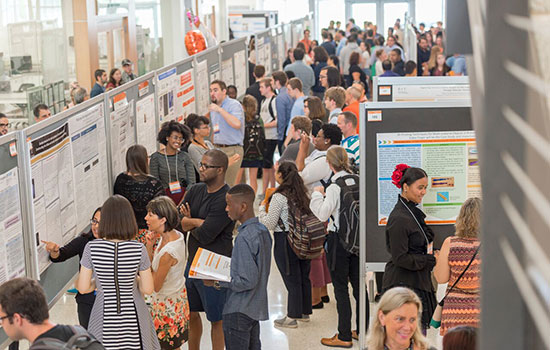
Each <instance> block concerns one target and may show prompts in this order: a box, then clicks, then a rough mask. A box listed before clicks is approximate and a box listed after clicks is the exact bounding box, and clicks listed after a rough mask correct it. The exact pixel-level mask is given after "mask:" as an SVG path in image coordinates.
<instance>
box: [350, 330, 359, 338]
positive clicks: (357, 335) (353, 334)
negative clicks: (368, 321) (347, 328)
mask: <svg viewBox="0 0 550 350" xmlns="http://www.w3.org/2000/svg"><path fill="white" fill-rule="evenodd" d="M351 338H352V339H355V340H359V334H357V331H351Z"/></svg>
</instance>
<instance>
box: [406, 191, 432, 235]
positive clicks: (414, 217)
mask: <svg viewBox="0 0 550 350" xmlns="http://www.w3.org/2000/svg"><path fill="white" fill-rule="evenodd" d="M399 201H401V203H402V204H403V205H404V206H405V208H407V210H408V211H409V213H411V216H412V217H413V219H414V221H416V224H417V225H418V227H420V230H421V231H422V233H423V234H424V238H425V239H426V244H427V245H428V246H429V245H430V241H429V240H428V236H427V235H426V232H424V229H423V228H422V225H420V223H419V222H418V220H416V216H414V214H413V212H412V211H411V209H409V207H408V206H407V205H406V204H405V202H403V200H402V199H401V196H399Z"/></svg>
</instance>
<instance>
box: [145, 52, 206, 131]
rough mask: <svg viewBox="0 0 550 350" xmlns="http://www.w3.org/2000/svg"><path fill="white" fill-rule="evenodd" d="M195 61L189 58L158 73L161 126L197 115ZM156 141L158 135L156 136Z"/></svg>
mask: <svg viewBox="0 0 550 350" xmlns="http://www.w3.org/2000/svg"><path fill="white" fill-rule="evenodd" d="M192 61H193V59H192V58H187V59H185V60H183V61H181V62H178V63H175V64H172V65H170V66H168V67H165V68H162V69H160V70H158V71H157V74H156V81H157V107H158V108H157V110H156V113H157V115H158V121H159V125H158V127H157V129H156V130H158V128H159V127H160V125H162V123H164V122H167V121H170V120H177V121H178V122H182V121H183V120H185V118H186V117H187V116H188V115H189V114H191V113H196V111H197V108H196V88H195V72H194V71H193V64H192ZM155 139H156V135H155Z"/></svg>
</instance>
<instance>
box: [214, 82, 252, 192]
mask: <svg viewBox="0 0 550 350" xmlns="http://www.w3.org/2000/svg"><path fill="white" fill-rule="evenodd" d="M210 100H211V101H212V103H211V104H210V106H208V110H209V111H210V120H211V122H212V132H213V134H214V136H213V141H214V146H216V148H219V149H220V150H221V151H222V152H223V153H225V154H226V155H227V157H228V158H232V157H234V155H235V154H238V155H239V159H238V160H237V161H236V162H234V163H233V164H231V166H229V168H228V169H227V172H226V174H225V182H226V183H227V184H228V185H229V186H233V185H234V184H235V180H236V178H237V172H238V171H239V169H240V167H241V163H242V158H243V139H244V110H243V107H242V106H241V104H240V103H239V101H237V100H234V99H232V98H230V97H228V96H227V86H226V85H225V83H224V82H223V81H221V80H214V81H213V82H212V83H210Z"/></svg>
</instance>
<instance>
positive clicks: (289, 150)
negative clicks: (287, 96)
mask: <svg viewBox="0 0 550 350" xmlns="http://www.w3.org/2000/svg"><path fill="white" fill-rule="evenodd" d="M291 125H292V129H291V130H289V132H292V140H291V141H290V144H289V145H288V146H287V147H286V148H285V150H284V152H283V154H282V155H281V158H280V159H279V163H280V162H282V161H292V162H294V161H296V157H297V156H298V149H299V148H300V136H301V135H302V133H303V132H305V133H306V134H308V135H310V134H311V119H309V118H308V117H303V116H298V117H295V118H294V119H292V121H291ZM314 149H315V146H313V144H312V143H310V144H309V150H308V152H307V154H308V155H310V154H311V152H313V150H314Z"/></svg>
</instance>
